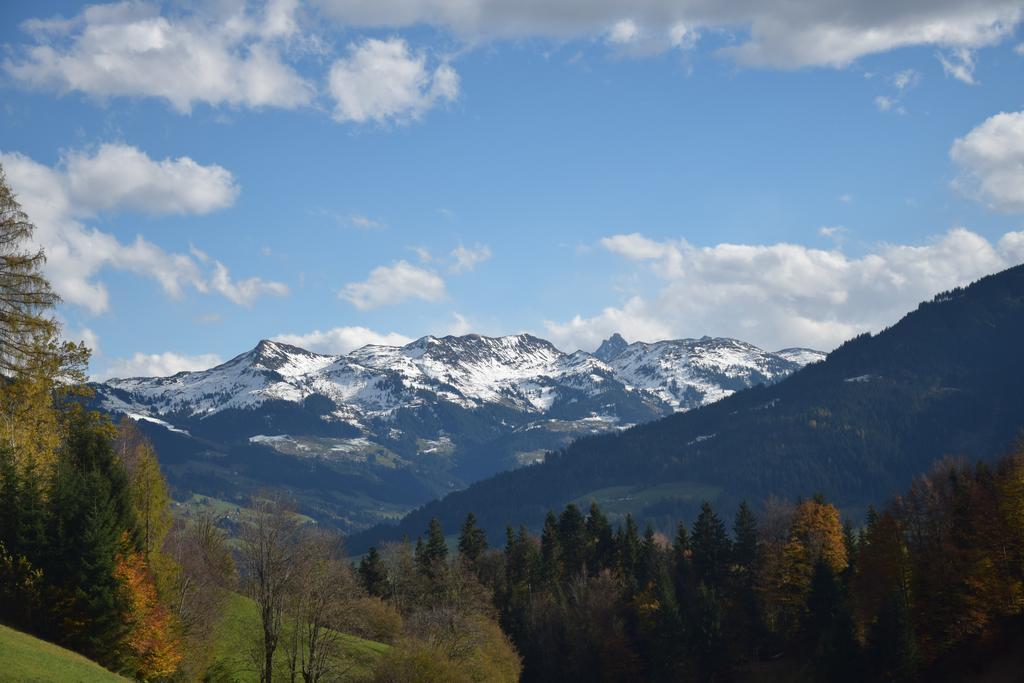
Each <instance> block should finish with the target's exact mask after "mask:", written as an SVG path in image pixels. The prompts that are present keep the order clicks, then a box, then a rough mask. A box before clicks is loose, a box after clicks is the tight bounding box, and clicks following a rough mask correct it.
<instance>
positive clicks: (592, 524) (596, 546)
mask: <svg viewBox="0 0 1024 683" xmlns="http://www.w3.org/2000/svg"><path fill="white" fill-rule="evenodd" d="M587 536H588V548H589V552H588V558H587V569H588V570H589V571H590V574H591V575H592V576H596V575H597V574H598V573H600V572H601V571H602V570H604V569H611V568H612V567H614V566H615V534H614V533H613V532H612V525H611V524H610V523H609V522H608V518H607V517H606V516H605V514H604V513H603V512H601V508H600V507H598V505H597V501H593V502H591V503H590V511H589V513H588V514H587Z"/></svg>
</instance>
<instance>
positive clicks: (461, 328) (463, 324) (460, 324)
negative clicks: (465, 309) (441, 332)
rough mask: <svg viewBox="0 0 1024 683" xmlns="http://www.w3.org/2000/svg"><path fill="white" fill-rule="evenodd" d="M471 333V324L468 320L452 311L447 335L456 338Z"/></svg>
mask: <svg viewBox="0 0 1024 683" xmlns="http://www.w3.org/2000/svg"><path fill="white" fill-rule="evenodd" d="M472 331H473V323H472V322H470V320H469V318H467V317H466V316H464V315H462V314H461V313H459V312H458V311H452V322H451V324H450V325H449V326H448V330H447V332H448V334H451V335H454V336H456V337H461V336H462V335H465V334H469V333H470V332H472Z"/></svg>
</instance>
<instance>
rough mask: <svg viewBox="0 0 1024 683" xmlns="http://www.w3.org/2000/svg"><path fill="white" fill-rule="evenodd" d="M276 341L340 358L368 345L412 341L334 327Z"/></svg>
mask: <svg viewBox="0 0 1024 683" xmlns="http://www.w3.org/2000/svg"><path fill="white" fill-rule="evenodd" d="M274 340H275V341H279V342H284V343H285V344H291V345H292V346H298V347H299V348H303V349H307V350H309V351H315V352H317V353H328V354H334V355H339V356H340V355H342V354H346V353H348V352H349V351H352V350H354V349H358V348H361V347H363V346H366V345H367V344H377V345H383V346H402V345H404V344H408V343H409V342H411V341H412V339H411V338H410V337H406V336H405V335H403V334H398V333H397V332H386V333H383V334H382V333H380V332H374V331H373V330H371V329H368V328H366V327H334V328H331V329H329V330H325V331H323V332H321V331H320V330H314V331H313V332H309V333H307V334H279V335H277V336H276V337H274Z"/></svg>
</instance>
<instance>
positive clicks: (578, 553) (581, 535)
mask: <svg viewBox="0 0 1024 683" xmlns="http://www.w3.org/2000/svg"><path fill="white" fill-rule="evenodd" d="M558 545H559V547H560V548H561V551H562V572H563V577H564V578H566V579H571V578H573V577H575V576H576V575H577V574H579V573H580V572H582V571H583V566H584V563H585V562H586V560H587V538H586V521H585V520H584V519H583V515H582V514H581V513H580V509H579V508H578V507H576V504H575V503H569V504H568V505H566V506H565V510H564V511H563V512H562V514H561V516H560V517H559V518H558Z"/></svg>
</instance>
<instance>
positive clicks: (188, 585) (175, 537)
mask: <svg viewBox="0 0 1024 683" xmlns="http://www.w3.org/2000/svg"><path fill="white" fill-rule="evenodd" d="M164 552H165V553H166V554H167V556H168V557H169V558H170V559H171V560H172V561H173V562H174V563H175V564H176V565H177V567H178V571H177V572H176V573H175V576H174V583H173V584H172V586H171V590H172V591H173V593H172V595H173V608H174V611H175V613H176V615H177V617H178V620H179V623H180V624H181V626H182V629H183V630H184V633H185V637H186V639H187V641H188V647H189V649H190V652H191V656H190V657H188V658H187V662H188V664H190V666H191V668H192V669H193V670H194V672H195V673H196V675H197V676H198V675H199V674H200V673H201V672H202V670H203V669H204V668H205V666H206V664H207V659H208V658H209V656H210V654H211V651H212V647H211V638H210V636H211V634H212V633H213V630H214V628H215V626H216V624H217V621H218V620H219V618H220V616H221V615H222V614H223V612H224V603H225V602H226V600H227V597H228V592H229V591H230V590H232V589H234V587H235V580H236V574H235V562H234V560H233V559H232V558H231V549H230V548H229V547H228V542H227V538H226V537H225V535H224V533H223V532H222V531H221V530H220V529H218V528H217V526H216V524H215V523H214V520H213V518H212V517H210V516H209V515H207V514H204V515H201V516H199V517H198V518H196V519H194V520H190V521H183V520H179V521H177V522H176V523H175V525H174V527H173V528H172V529H171V532H170V534H168V536H167V539H166V541H165V543H164Z"/></svg>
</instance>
